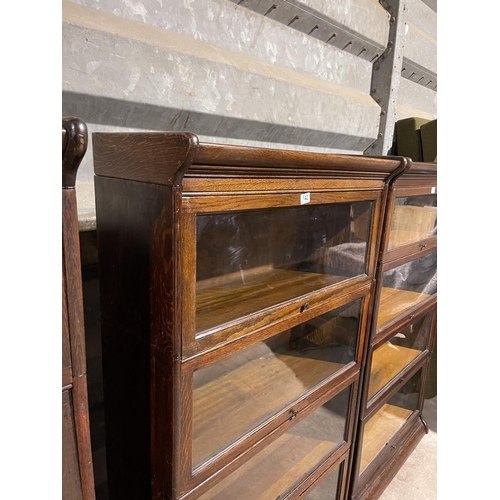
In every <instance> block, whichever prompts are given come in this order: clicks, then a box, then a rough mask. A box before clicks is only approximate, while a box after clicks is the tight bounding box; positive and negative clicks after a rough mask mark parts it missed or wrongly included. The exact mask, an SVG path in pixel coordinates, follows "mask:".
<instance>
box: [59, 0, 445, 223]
mask: <svg viewBox="0 0 500 500" xmlns="http://www.w3.org/2000/svg"><path fill="white" fill-rule="evenodd" d="M401 1H404V2H405V3H406V7H407V12H406V11H405V12H406V15H407V19H406V23H407V26H408V30H407V34H406V35H405V39H404V40H403V43H402V44H400V45H401V47H403V48H402V49H401V50H402V53H401V56H402V57H403V65H402V66H403V68H405V69H404V71H403V72H402V73H401V76H402V77H401V78H399V79H398V85H397V88H396V89H394V92H393V94H392V95H394V96H395V98H396V99H397V105H396V107H395V109H396V111H395V117H396V118H401V117H406V116H424V117H428V118H432V117H434V116H436V90H435V89H434V86H433V84H430V85H429V86H424V85H423V84H424V83H426V82H427V80H431V79H432V80H436V81H437V76H436V75H437V69H436V12H435V11H434V10H432V8H431V7H429V6H428V5H427V3H424V2H422V1H421V0H401ZM394 2H396V3H397V0H391V3H394ZM391 22H392V21H391V15H390V14H389V12H388V11H387V10H385V9H384V7H383V6H382V5H381V4H380V3H378V2H377V1H375V0H338V1H335V2H333V1H331V0H273V1H270V0H73V1H72V2H70V1H68V0H63V28H62V33H63V44H62V48H63V58H62V76H63V83H62V87H63V100H62V102H63V114H64V115H72V116H78V117H80V118H82V119H83V120H85V121H86V122H87V124H88V125H89V131H90V132H91V133H92V132H95V131H111V130H113V131H114V130H124V131H125V130H126V131H134V130H137V131H140V130H141V131H144V130H157V131H166V130H176V131H181V130H190V131H192V132H195V133H196V134H197V135H199V136H200V139H201V140H204V141H210V142H225V143H237V144H246V145H259V146H267V147H281V148H293V149H303V150H310V151H330V152H341V153H356V154H362V153H363V152H364V151H365V150H366V149H367V148H368V147H369V146H370V145H371V144H372V143H373V142H374V141H375V140H376V139H377V137H379V134H380V133H381V129H380V127H381V124H380V114H381V110H382V108H383V103H381V102H376V101H375V99H374V98H373V95H372V94H373V92H372V88H371V86H372V69H373V62H374V61H376V60H377V59H378V58H380V56H381V55H382V54H383V53H384V51H385V50H386V47H387V45H388V42H389V37H390V32H391V30H390V26H391ZM398 47H399V45H398ZM398 50H399V49H398ZM409 69H411V72H413V73H414V74H412V75H411V77H410V74H409V73H411V72H409ZM422 75H423V76H424V79H422V78H421V77H422ZM398 76H399V75H398ZM384 77H385V76H384ZM417 77H418V78H419V79H420V80H419V81H416V79H417ZM387 78H388V79H390V78H391V75H389V74H388V75H387ZM425 79H427V80H425ZM395 81H396V80H395ZM385 133H386V132H385V131H384V134H385ZM77 194H78V203H79V211H80V219H81V220H80V225H81V228H82V229H92V228H93V227H94V225H95V217H94V193H93V167H92V149H91V147H90V148H89V151H88V153H87V155H86V157H85V159H84V162H83V163H82V165H81V167H80V171H79V174H78V179H77Z"/></svg>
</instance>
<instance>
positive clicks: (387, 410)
mask: <svg viewBox="0 0 500 500" xmlns="http://www.w3.org/2000/svg"><path fill="white" fill-rule="evenodd" d="M412 413H413V412H412V410H407V409H405V408H400V407H399V406H393V405H389V404H385V405H384V406H382V408H381V409H380V410H379V411H378V412H377V413H375V415H373V417H372V418H371V419H370V420H368V422H366V425H365V430H364V435H363V449H362V451H361V463H360V466H359V474H361V473H362V472H363V471H364V470H365V469H366V467H367V466H368V465H369V464H370V463H371V462H372V460H373V459H374V458H375V457H376V456H377V455H378V454H379V453H380V452H381V451H382V449H383V448H384V446H385V445H386V444H387V442H388V441H389V440H390V439H391V438H392V437H393V436H394V435H395V434H396V433H397V432H398V431H399V429H401V427H402V426H403V424H404V423H405V422H406V420H407V419H408V417H409V416H410V415H411V414H412Z"/></svg>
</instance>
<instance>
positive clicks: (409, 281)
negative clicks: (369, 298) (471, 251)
mask: <svg viewBox="0 0 500 500" xmlns="http://www.w3.org/2000/svg"><path fill="white" fill-rule="evenodd" d="M436 292H437V252H432V253H430V254H427V255H424V256H423V257H420V258H418V259H415V260H412V261H410V262H407V263H406V264H402V265H401V266H398V267H395V268H394V269H389V270H388V271H386V272H385V273H384V278H383V282H382V293H381V296H380V302H379V310H378V316H377V328H380V327H381V326H382V325H385V324H386V323H387V322H389V321H391V320H393V319H394V318H396V317H397V316H399V315H400V314H403V313H404V312H405V311H407V310H408V309H410V308H411V307H413V306H415V305H417V304H418V303H419V302H422V301H423V300H425V299H426V298H428V297H429V296H430V295H433V294H434V293H436Z"/></svg>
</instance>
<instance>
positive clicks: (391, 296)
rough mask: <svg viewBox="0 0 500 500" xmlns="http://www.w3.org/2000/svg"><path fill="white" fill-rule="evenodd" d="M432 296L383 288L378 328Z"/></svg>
mask: <svg viewBox="0 0 500 500" xmlns="http://www.w3.org/2000/svg"><path fill="white" fill-rule="evenodd" d="M427 297H430V295H428V294H426V293H418V292H408V291H406V290H398V289H397V288H388V287H382V293H381V295H380V302H379V308H378V316H377V328H380V327H381V326H382V325H385V324H386V323H388V322H389V321H391V320H392V319H394V318H395V317H396V316H399V315H400V314H402V313H403V312H404V311H407V310H408V309H410V308H411V307H413V306H415V305H417V304H418V303H420V302H422V301H424V300H425V299H426V298H427Z"/></svg>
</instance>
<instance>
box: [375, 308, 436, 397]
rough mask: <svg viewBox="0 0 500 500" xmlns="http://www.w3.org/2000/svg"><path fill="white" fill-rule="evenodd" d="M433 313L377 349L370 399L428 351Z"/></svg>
mask: <svg viewBox="0 0 500 500" xmlns="http://www.w3.org/2000/svg"><path fill="white" fill-rule="evenodd" d="M433 314H434V313H433V312H429V313H427V314H426V315H425V316H423V317H421V318H419V319H418V320H416V321H415V322H414V323H412V324H411V325H409V326H407V327H406V328H404V329H402V330H401V331H400V332H398V333H396V334H395V335H394V337H392V338H391V339H389V340H388V341H387V342H385V343H384V344H382V345H381V346H380V347H378V348H377V349H375V351H374V352H373V356H372V366H371V370H370V385H369V390H368V399H370V398H371V397H373V396H374V395H375V394H376V393H377V392H379V391H380V390H381V389H383V388H384V387H385V386H386V385H387V384H388V383H389V382H391V381H392V380H393V379H394V378H396V377H397V376H398V374H399V373H400V372H401V371H402V370H403V369H404V368H405V367H407V366H408V365H409V364H410V363H411V362H412V361H413V360H414V359H415V358H416V357H417V356H418V355H419V354H420V353H421V352H422V351H424V350H425V349H427V345H428V342H429V336H430V333H431V326H432V318H433Z"/></svg>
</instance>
